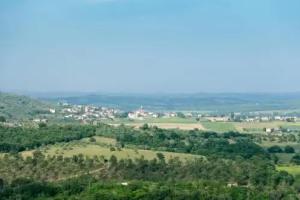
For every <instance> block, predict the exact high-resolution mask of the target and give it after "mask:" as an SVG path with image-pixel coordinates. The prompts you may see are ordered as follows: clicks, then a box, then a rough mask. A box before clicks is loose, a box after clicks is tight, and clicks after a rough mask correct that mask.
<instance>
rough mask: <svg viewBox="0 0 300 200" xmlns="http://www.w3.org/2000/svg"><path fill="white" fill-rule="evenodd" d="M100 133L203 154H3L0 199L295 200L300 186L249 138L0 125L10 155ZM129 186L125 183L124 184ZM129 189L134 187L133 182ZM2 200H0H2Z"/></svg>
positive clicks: (124, 142) (129, 143)
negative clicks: (183, 157)
mask: <svg viewBox="0 0 300 200" xmlns="http://www.w3.org/2000/svg"><path fill="white" fill-rule="evenodd" d="M95 135H101V136H106V137H112V138H116V139H117V142H118V143H117V146H118V148H120V149H122V148H123V147H124V146H125V147H128V148H130V147H135V148H140V149H154V150H157V151H170V152H185V153H191V154H197V155H205V157H199V158H197V159H190V160H186V161H184V162H183V161H181V160H180V159H178V158H173V159H170V160H168V161H167V160H166V159H165V158H164V155H163V154H162V153H158V154H157V158H155V159H152V160H146V159H144V158H143V157H141V158H139V159H121V160H118V159H117V158H116V157H115V156H112V157H111V158H110V159H106V158H104V157H103V156H94V157H85V156H83V155H82V154H79V155H74V156H72V157H64V156H63V155H58V156H47V157H45V155H44V154H43V153H42V152H40V151H35V152H34V153H33V156H32V157H22V156H21V154H18V153H13V154H5V155H4V156H3V158H1V159H0V199H1V198H2V199H39V200H41V199H297V197H298V196H297V192H296V190H298V189H299V188H295V186H294V185H293V183H294V178H293V177H292V176H291V175H289V174H288V173H287V172H278V171H276V169H275V166H274V164H273V161H272V160H271V159H270V158H271V157H270V154H269V153H267V152H266V151H265V150H264V149H263V148H261V147H260V146H258V145H256V144H255V143H254V142H253V138H252V136H250V135H243V134H240V133H237V132H227V133H215V132H204V131H199V130H192V131H183V130H164V129H159V128H157V127H149V126H148V125H145V126H142V127H141V128H140V129H135V128H131V127H126V126H119V127H113V126H108V125H104V124H101V125H98V126H87V125H86V126H75V125H65V126H45V125H40V126H39V128H20V127H14V128H12V127H10V128H8V127H0V147H1V150H2V151H4V152H9V151H14V152H17V151H21V150H23V149H26V148H29V149H34V148H35V147H39V146H41V145H46V144H53V143H56V142H69V141H71V140H78V139H81V138H84V137H91V136H95ZM122 182H125V183H126V184H125V185H122V184H121V183H122ZM127 183H128V184H127ZM2 199H1V200H2Z"/></svg>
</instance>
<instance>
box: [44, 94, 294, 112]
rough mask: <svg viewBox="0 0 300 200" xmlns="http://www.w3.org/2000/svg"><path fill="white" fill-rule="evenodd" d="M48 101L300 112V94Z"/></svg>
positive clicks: (105, 96)
mask: <svg viewBox="0 0 300 200" xmlns="http://www.w3.org/2000/svg"><path fill="white" fill-rule="evenodd" d="M43 99H45V100H52V101H61V100H65V101H67V102H69V103H72V104H93V105H98V106H108V107H115V108H119V109H122V110H127V111H129V110H133V109H137V108H138V107H140V106H143V107H144V108H146V109H149V110H155V111H158V110H161V111H165V110H198V111H213V112H233V111H235V112H250V111H271V110H299V109H300V93H286V94H283V93H282V94H234V93H232V94H231V93H221V94H209V93H203V94H170V95H167V94H163V95H123V94H90V95H82V96H74V97H70V96H68V97H63V98H59V97H58V98H43Z"/></svg>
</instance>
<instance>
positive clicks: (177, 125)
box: [125, 123, 206, 130]
mask: <svg viewBox="0 0 300 200" xmlns="http://www.w3.org/2000/svg"><path fill="white" fill-rule="evenodd" d="M125 125H127V126H133V127H136V128H139V127H141V126H143V125H144V123H130V124H125ZM148 125H150V126H157V127H158V128H162V129H182V130H193V129H196V128H197V129H199V130H206V129H205V128H204V127H203V126H202V124H200V123H148Z"/></svg>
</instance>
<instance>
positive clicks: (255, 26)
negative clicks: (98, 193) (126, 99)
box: [0, 0, 300, 93]
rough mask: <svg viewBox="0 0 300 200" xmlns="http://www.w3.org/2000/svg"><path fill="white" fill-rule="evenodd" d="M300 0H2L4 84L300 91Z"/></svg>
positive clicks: (16, 87) (52, 88)
mask: <svg viewBox="0 0 300 200" xmlns="http://www.w3.org/2000/svg"><path fill="white" fill-rule="evenodd" d="M299 10H300V1H299V0H286V1H282V0H1V1H0V91H1V90H2V91H32V92H59V91H81V92H85V91H98V92H142V93H148V92H149V93H152V92H175V93H176V92H296V91H297V92H299V91H300V88H299V86H300V78H299V74H300V12H299Z"/></svg>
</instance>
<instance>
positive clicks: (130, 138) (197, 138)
mask: <svg viewBox="0 0 300 200" xmlns="http://www.w3.org/2000/svg"><path fill="white" fill-rule="evenodd" d="M101 128H102V129H103V130H98V131H97V134H100V135H104V136H112V137H116V139H117V141H118V142H119V143H120V144H121V145H127V144H128V145H136V146H138V147H140V148H144V149H155V150H161V151H172V152H180V153H191V154H198V155H216V156H220V157H224V158H235V157H238V156H240V157H243V158H251V157H252V156H254V155H260V156H262V157H265V158H268V154H267V153H266V152H265V151H264V150H263V149H262V148H261V147H260V146H258V145H257V144H255V143H254V142H252V139H251V138H250V136H246V135H242V134H239V133H236V132H227V133H223V134H217V133H215V132H208V131H205V132H204V131H199V130H192V131H183V130H165V129H159V128H157V127H147V126H143V127H142V128H141V129H140V130H136V129H132V128H128V127H125V126H120V127H117V128H111V127H108V126H106V127H105V126H103V127H101Z"/></svg>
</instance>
